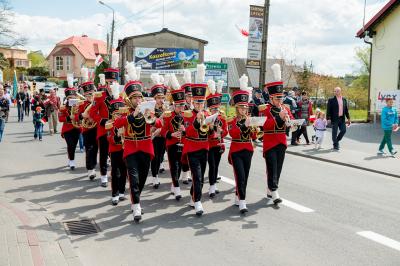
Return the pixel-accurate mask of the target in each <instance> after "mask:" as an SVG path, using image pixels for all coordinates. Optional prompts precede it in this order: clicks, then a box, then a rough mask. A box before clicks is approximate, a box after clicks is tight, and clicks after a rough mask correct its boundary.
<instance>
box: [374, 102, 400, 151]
mask: <svg viewBox="0 0 400 266" xmlns="http://www.w3.org/2000/svg"><path fill="white" fill-rule="evenodd" d="M385 101H386V106H385V107H383V108H382V112H381V127H382V129H383V132H384V135H383V139H382V141H381V145H380V146H379V151H378V154H379V155H383V154H385V152H384V151H383V149H384V148H385V145H386V144H387V146H388V149H389V152H390V154H391V155H395V154H396V153H397V151H396V150H394V149H393V145H392V132H393V131H397V130H398V127H399V116H398V114H397V110H396V107H395V106H394V100H393V98H392V97H387V98H386V99H385Z"/></svg>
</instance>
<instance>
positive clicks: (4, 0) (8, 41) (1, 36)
mask: <svg viewBox="0 0 400 266" xmlns="http://www.w3.org/2000/svg"><path fill="white" fill-rule="evenodd" d="M11 10H12V8H11V6H10V4H9V1H8V0H0V46H5V47H12V46H22V45H24V44H26V42H27V39H26V38H24V37H21V36H20V35H19V34H18V33H16V32H15V31H13V30H12V26H13V24H14V23H13V17H14V14H13V13H12V12H11Z"/></svg>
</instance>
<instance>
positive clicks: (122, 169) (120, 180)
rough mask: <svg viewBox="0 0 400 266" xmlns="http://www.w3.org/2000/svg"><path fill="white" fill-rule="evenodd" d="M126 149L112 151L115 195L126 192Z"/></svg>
mask: <svg viewBox="0 0 400 266" xmlns="http://www.w3.org/2000/svg"><path fill="white" fill-rule="evenodd" d="M123 153H124V151H123V150H121V151H116V152H111V153H110V159H111V193H112V196H113V197H116V196H118V195H119V194H124V193H125V185H126V175H127V172H126V165H125V162H124V159H123Z"/></svg>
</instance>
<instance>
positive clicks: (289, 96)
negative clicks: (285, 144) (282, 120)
mask: <svg viewBox="0 0 400 266" xmlns="http://www.w3.org/2000/svg"><path fill="white" fill-rule="evenodd" d="M284 95H285V98H284V99H283V104H285V105H286V106H288V107H289V108H290V112H291V113H292V115H293V117H295V116H296V115H295V114H296V111H297V103H296V100H295V99H294V96H295V93H294V91H289V92H285V93H284ZM289 132H290V128H289V127H287V128H286V135H287V136H289ZM295 140H296V131H292V143H293V141H294V142H295Z"/></svg>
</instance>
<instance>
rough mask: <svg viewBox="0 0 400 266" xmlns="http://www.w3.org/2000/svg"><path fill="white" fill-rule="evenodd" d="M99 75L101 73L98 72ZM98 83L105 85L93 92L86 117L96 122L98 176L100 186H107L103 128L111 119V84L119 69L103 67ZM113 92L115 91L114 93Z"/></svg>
mask: <svg viewBox="0 0 400 266" xmlns="http://www.w3.org/2000/svg"><path fill="white" fill-rule="evenodd" d="M100 75H101V74H100ZM100 75H99V77H100V84H105V85H102V87H103V86H106V88H105V89H104V90H102V91H100V92H99V93H96V94H95V97H94V101H93V104H92V108H90V111H89V114H88V117H90V118H91V119H93V120H94V121H96V123H97V141H98V146H99V153H100V156H99V157H100V158H99V159H100V160H99V163H100V175H101V176H100V178H101V180H100V181H101V186H102V187H107V182H108V177H107V159H108V141H107V131H106V129H105V127H104V126H105V124H106V122H107V121H108V120H109V119H111V113H110V108H111V106H110V102H111V100H113V99H117V98H118V97H119V96H118V92H117V95H116V96H117V97H115V96H113V92H112V88H111V85H112V83H113V82H116V81H117V80H118V75H119V70H118V69H114V68H107V69H104V76H103V75H102V76H100ZM103 78H104V80H103ZM114 94H115V93H114Z"/></svg>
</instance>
